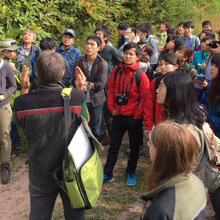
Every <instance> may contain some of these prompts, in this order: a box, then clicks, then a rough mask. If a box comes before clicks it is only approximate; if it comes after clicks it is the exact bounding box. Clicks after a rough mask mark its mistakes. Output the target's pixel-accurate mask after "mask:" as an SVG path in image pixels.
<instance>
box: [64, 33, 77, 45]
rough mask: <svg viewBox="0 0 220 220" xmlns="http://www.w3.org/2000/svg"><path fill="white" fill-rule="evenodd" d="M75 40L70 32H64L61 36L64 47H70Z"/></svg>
mask: <svg viewBox="0 0 220 220" xmlns="http://www.w3.org/2000/svg"><path fill="white" fill-rule="evenodd" d="M74 42H75V39H74V38H73V36H72V35H70V34H64V35H63V37H62V43H63V45H65V46H66V47H70V46H72V45H73V43H74Z"/></svg>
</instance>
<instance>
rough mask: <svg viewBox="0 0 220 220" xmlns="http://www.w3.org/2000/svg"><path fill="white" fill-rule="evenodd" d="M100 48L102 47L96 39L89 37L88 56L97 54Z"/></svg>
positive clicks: (87, 43) (87, 44)
mask: <svg viewBox="0 0 220 220" xmlns="http://www.w3.org/2000/svg"><path fill="white" fill-rule="evenodd" d="M99 50H100V47H98V44H97V42H96V41H95V40H92V39H89V40H88V41H87V42H86V55H87V56H92V55H97V53H98V51H99Z"/></svg>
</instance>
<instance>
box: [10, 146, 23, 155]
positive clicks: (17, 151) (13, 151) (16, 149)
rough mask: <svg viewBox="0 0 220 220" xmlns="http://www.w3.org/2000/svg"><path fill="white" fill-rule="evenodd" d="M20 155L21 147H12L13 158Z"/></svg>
mask: <svg viewBox="0 0 220 220" xmlns="http://www.w3.org/2000/svg"><path fill="white" fill-rule="evenodd" d="M20 153H21V147H12V150H11V156H12V157H18V156H19V154H20Z"/></svg>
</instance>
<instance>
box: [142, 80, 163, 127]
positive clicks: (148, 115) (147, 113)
mask: <svg viewBox="0 0 220 220" xmlns="http://www.w3.org/2000/svg"><path fill="white" fill-rule="evenodd" d="M155 84H156V78H155V79H153V80H152V81H151V84H150V92H149V93H148V95H147V97H146V99H145V102H144V124H145V127H146V129H147V131H151V130H152V128H153V125H157V124H159V123H160V122H162V121H163V117H162V115H163V105H161V104H159V103H158V102H157V98H156V88H155V86H156V85H155Z"/></svg>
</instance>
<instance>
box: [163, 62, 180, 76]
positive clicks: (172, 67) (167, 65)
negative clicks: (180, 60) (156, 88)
mask: <svg viewBox="0 0 220 220" xmlns="http://www.w3.org/2000/svg"><path fill="white" fill-rule="evenodd" d="M177 68H178V65H173V64H170V63H168V62H166V61H164V60H162V61H161V66H160V69H161V73H162V75H166V74H167V73H168V72H173V71H176V70H177Z"/></svg>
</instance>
